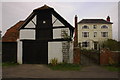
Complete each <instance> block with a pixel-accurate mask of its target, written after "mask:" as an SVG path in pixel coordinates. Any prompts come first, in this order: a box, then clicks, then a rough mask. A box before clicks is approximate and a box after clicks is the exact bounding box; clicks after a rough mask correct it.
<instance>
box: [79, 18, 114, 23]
mask: <svg viewBox="0 0 120 80" xmlns="http://www.w3.org/2000/svg"><path fill="white" fill-rule="evenodd" d="M81 23H102V24H113V23H112V22H109V21H106V20H104V19H82V20H81V21H80V22H78V24H81Z"/></svg>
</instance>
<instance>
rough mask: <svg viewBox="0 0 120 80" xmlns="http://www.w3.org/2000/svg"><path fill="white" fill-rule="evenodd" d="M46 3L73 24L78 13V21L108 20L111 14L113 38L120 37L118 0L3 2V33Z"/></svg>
mask: <svg viewBox="0 0 120 80" xmlns="http://www.w3.org/2000/svg"><path fill="white" fill-rule="evenodd" d="M44 4H46V5H48V6H50V7H53V8H54V9H55V11H57V12H58V13H59V14H60V15H61V16H62V17H63V18H64V19H66V20H67V21H68V22H69V23H70V24H71V25H73V26H74V21H73V20H74V16H75V15H78V21H80V20H82V19H105V20H106V17H107V16H108V15H109V16H110V18H111V22H113V39H116V40H117V39H118V2H2V24H0V25H2V32H3V34H4V33H5V32H6V30H7V29H8V28H10V27H11V26H13V25H15V24H16V23H17V22H19V21H21V20H25V19H26V18H27V17H28V16H29V14H30V13H31V12H32V11H33V10H34V9H35V8H38V7H41V6H43V5H44ZM0 7H1V3H0ZM0 17H1V16H0ZM0 29H1V28H0Z"/></svg>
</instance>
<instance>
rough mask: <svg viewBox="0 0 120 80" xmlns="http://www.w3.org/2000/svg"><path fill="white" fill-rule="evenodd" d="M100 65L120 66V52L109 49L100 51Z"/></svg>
mask: <svg viewBox="0 0 120 80" xmlns="http://www.w3.org/2000/svg"><path fill="white" fill-rule="evenodd" d="M100 64H101V65H108V64H120V52H118V51H114V52H113V51H110V50H108V49H102V50H101V51H100Z"/></svg>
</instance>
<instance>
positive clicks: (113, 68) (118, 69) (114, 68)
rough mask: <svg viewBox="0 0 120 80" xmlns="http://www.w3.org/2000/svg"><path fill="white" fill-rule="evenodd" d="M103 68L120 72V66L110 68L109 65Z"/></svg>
mask: <svg viewBox="0 0 120 80" xmlns="http://www.w3.org/2000/svg"><path fill="white" fill-rule="evenodd" d="M103 67H104V68H106V69H107V70H109V71H117V72H119V71H120V66H109V65H107V66H103Z"/></svg>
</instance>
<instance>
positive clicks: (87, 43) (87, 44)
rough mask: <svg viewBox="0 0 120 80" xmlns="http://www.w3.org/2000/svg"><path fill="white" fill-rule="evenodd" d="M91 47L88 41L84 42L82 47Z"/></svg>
mask: <svg viewBox="0 0 120 80" xmlns="http://www.w3.org/2000/svg"><path fill="white" fill-rule="evenodd" d="M85 43H86V44H85ZM89 46H90V42H87V41H85V42H82V47H86V48H87V47H89Z"/></svg>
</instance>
